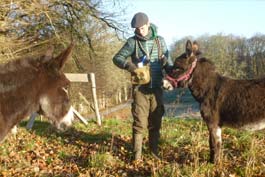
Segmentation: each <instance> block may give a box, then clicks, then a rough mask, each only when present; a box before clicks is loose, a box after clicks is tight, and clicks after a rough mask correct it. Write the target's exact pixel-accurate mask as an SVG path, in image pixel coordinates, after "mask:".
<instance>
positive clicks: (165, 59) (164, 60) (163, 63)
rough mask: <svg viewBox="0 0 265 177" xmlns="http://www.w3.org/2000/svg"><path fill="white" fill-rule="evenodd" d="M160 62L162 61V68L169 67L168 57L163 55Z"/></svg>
mask: <svg viewBox="0 0 265 177" xmlns="http://www.w3.org/2000/svg"><path fill="white" fill-rule="evenodd" d="M160 61H161V65H162V67H164V66H166V65H167V57H166V56H165V55H162V57H161V58H160Z"/></svg>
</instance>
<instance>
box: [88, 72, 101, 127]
mask: <svg viewBox="0 0 265 177" xmlns="http://www.w3.org/2000/svg"><path fill="white" fill-rule="evenodd" d="M90 79H91V84H92V95H93V102H94V108H95V113H96V117H97V123H98V125H99V126H101V118H100V114H99V108H98V100H97V94H96V81H95V74H94V73H90Z"/></svg>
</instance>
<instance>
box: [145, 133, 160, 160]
mask: <svg viewBox="0 0 265 177" xmlns="http://www.w3.org/2000/svg"><path fill="white" fill-rule="evenodd" d="M159 137H160V135H159V132H149V137H148V139H149V148H150V152H151V155H152V156H153V157H154V158H155V159H157V160H161V158H160V156H159V155H158V143H159Z"/></svg>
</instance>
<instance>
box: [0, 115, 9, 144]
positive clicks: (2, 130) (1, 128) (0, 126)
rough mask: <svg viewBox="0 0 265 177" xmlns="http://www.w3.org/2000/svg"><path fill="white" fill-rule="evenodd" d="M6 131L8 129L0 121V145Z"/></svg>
mask: <svg viewBox="0 0 265 177" xmlns="http://www.w3.org/2000/svg"><path fill="white" fill-rule="evenodd" d="M8 131H9V129H8V127H7V126H6V125H5V124H4V122H3V121H1V120H0V143H1V142H2V141H3V140H4V139H5V136H6V135H7V133H8Z"/></svg>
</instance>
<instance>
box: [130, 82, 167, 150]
mask: <svg viewBox="0 0 265 177" xmlns="http://www.w3.org/2000/svg"><path fill="white" fill-rule="evenodd" d="M163 114H164V104H163V90H162V88H147V87H139V88H137V87H135V88H134V89H133V103H132V115H133V141H134V142H133V144H134V151H139V150H141V149H142V145H141V144H142V142H141V141H142V140H141V138H139V137H141V136H142V134H143V132H144V130H145V129H146V128H148V133H149V135H148V138H149V147H150V150H151V151H152V152H153V153H155V154H157V151H158V141H159V137H160V128H161V121H162V116H163ZM136 136H137V137H138V138H137V139H136V138H135V137H136ZM136 141H137V142H136ZM139 141H140V142H139ZM139 144H140V145H139ZM136 145H137V147H136Z"/></svg>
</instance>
